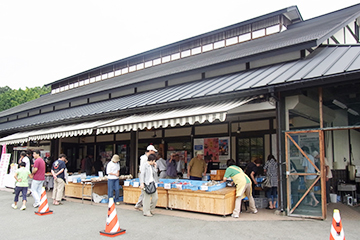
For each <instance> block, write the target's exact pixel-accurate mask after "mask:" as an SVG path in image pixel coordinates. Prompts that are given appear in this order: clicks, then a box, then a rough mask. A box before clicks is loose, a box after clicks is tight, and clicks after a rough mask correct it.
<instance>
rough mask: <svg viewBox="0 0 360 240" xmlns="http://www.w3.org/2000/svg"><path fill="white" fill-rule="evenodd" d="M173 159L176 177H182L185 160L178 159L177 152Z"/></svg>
mask: <svg viewBox="0 0 360 240" xmlns="http://www.w3.org/2000/svg"><path fill="white" fill-rule="evenodd" d="M175 160H176V171H177V175H178V177H180V178H182V177H183V175H184V173H185V162H184V160H182V159H180V156H179V154H177V155H176V156H175Z"/></svg>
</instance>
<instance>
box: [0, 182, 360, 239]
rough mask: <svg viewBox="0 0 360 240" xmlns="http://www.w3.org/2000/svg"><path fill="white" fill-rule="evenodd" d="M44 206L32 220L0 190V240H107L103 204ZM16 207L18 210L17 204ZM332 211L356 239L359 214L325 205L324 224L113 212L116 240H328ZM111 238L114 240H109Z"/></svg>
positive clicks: (270, 215) (269, 217)
mask: <svg viewBox="0 0 360 240" xmlns="http://www.w3.org/2000/svg"><path fill="white" fill-rule="evenodd" d="M49 196H51V195H49V193H48V203H49V207H50V210H52V211H53V214H50V215H45V216H38V215H36V214H35V211H37V210H38V209H37V208H34V207H32V204H33V202H34V199H33V198H32V197H29V200H28V203H27V209H26V210H24V211H21V210H19V209H16V210H14V209H13V208H11V204H12V203H13V198H14V195H13V194H12V191H9V190H4V189H3V190H0V202H1V204H0V212H1V214H0V238H1V239H4V240H12V239H14V240H15V239H16V240H19V239H36V240H42V239H44V240H50V239H51V240H58V239H59V240H63V239H74V240H75V239H76V240H82V239H84V240H90V239H108V237H106V236H100V233H99V232H100V231H103V230H105V224H106V219H107V211H108V206H107V204H100V203H99V204H90V201H85V202H84V204H82V203H81V200H80V201H79V200H77V199H67V201H65V202H64V204H63V205H60V206H54V205H52V200H51V199H49ZM18 204H20V205H19V206H21V203H20V202H19V203H18ZM333 208H338V209H340V214H341V218H342V224H343V228H344V231H345V237H346V239H348V240H350V239H359V238H360V228H359V226H360V225H359V223H360V213H359V212H358V211H355V210H354V209H353V208H354V207H349V206H346V205H344V204H341V203H337V204H330V206H329V210H328V218H327V219H326V220H324V221H322V220H312V219H301V218H293V217H287V216H279V215H276V214H275V213H274V212H271V211H269V210H266V209H260V210H259V213H258V214H251V213H242V214H241V215H240V218H239V219H234V218H231V217H222V216H214V215H208V214H201V213H189V212H185V211H179V210H166V209H162V208H159V209H158V208H157V209H155V211H154V216H153V217H144V216H143V215H142V212H141V211H137V210H135V209H134V206H133V205H127V204H121V205H119V206H118V205H117V206H116V213H117V217H118V219H119V224H120V228H121V229H125V230H126V233H125V234H123V235H120V236H117V237H115V238H116V239H141V240H144V239H182V240H186V239H196V240H202V239H207V240H209V239H225V238H226V239H252V240H254V239H255V240H256V239H261V240H264V239H271V240H275V239H312V240H314V239H329V236H330V227H331V221H332V210H333ZM115 238H114V239H115Z"/></svg>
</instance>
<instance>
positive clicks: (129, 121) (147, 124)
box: [96, 98, 252, 134]
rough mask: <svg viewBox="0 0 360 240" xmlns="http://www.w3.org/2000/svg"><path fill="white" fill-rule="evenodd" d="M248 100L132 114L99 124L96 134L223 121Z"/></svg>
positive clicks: (248, 99)
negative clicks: (232, 110)
mask: <svg viewBox="0 0 360 240" xmlns="http://www.w3.org/2000/svg"><path fill="white" fill-rule="evenodd" d="M250 100H252V98H246V99H241V100H233V101H223V102H216V103H209V104H203V105H198V106H190V107H180V108H175V109H166V110H162V111H155V112H149V113H142V114H134V115H131V116H128V117H124V118H119V119H117V120H115V121H113V122H111V123H108V124H105V125H102V126H100V127H99V128H98V129H97V132H96V134H102V133H103V134H104V133H111V132H114V133H116V132H123V131H130V130H134V131H136V130H137V129H140V130H142V129H145V128H147V129H151V128H159V127H163V128H166V127H168V126H171V127H174V126H176V125H180V126H184V125H185V124H191V125H193V124H194V123H196V122H198V123H203V122H205V121H209V122H213V121H215V120H220V121H225V119H226V114H227V111H229V110H230V109H233V108H236V107H238V106H240V105H243V104H245V103H247V102H249V101H250Z"/></svg>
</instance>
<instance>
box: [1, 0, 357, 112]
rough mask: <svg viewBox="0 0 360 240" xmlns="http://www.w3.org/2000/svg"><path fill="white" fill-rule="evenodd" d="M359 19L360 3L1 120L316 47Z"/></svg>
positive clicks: (45, 100) (52, 98)
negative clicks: (173, 77)
mask: <svg viewBox="0 0 360 240" xmlns="http://www.w3.org/2000/svg"><path fill="white" fill-rule="evenodd" d="M358 16H360V4H357V5H354V6H352V7H348V8H345V9H342V10H339V11H336V12H333V13H329V14H326V15H322V16H320V17H316V18H313V19H310V20H307V21H303V22H299V23H296V24H293V25H290V27H289V29H288V30H286V31H284V32H281V33H278V34H274V35H271V36H267V37H263V38H259V39H256V40H252V41H249V42H245V43H242V44H237V45H233V46H229V47H225V48H222V49H218V50H213V51H209V52H206V53H202V54H199V55H195V56H191V57H187V58H183V59H179V60H176V61H173V62H169V63H166V64H161V65H157V66H154V67H150V68H146V69H144V70H141V71H136V72H133V73H128V74H125V75H121V76H118V77H114V78H111V79H107V80H104V81H99V82H95V83H92V84H88V85H85V86H82V87H78V88H74V89H71V90H67V91H64V92H60V93H57V94H51V95H46V96H43V97H41V98H39V99H36V100H33V101H30V102H27V103H24V104H22V105H19V106H17V107H14V108H11V109H8V110H5V111H3V112H1V113H0V117H3V116H8V115H11V114H16V113H19V112H22V111H27V110H29V109H33V108H38V107H41V106H46V105H49V104H54V103H57V102H62V101H68V100H70V99H74V98H79V97H83V96H87V95H91V94H94V93H96V92H103V91H108V90H110V89H114V88H121V87H125V86H129V85H132V84H141V82H144V81H148V80H152V79H158V78H161V77H167V76H171V75H174V74H180V73H183V72H188V71H192V70H199V71H200V70H201V69H204V68H207V67H211V66H215V65H218V64H222V63H226V62H231V61H241V62H247V61H250V60H256V59H259V58H263V57H264V56H265V55H266V54H268V56H271V55H276V51H282V52H284V51H287V52H290V51H295V50H300V49H307V48H310V47H316V46H319V45H320V44H321V43H322V42H323V41H324V40H325V39H327V38H329V37H330V36H332V35H333V34H335V33H336V32H337V31H338V30H340V29H341V28H342V27H344V26H346V24H348V23H349V22H351V21H353V20H354V19H355V18H356V17H358ZM253 71H257V70H253ZM260 71H262V70H260ZM245 86H247V85H244V87H242V88H241V89H244V88H245ZM180 87H181V86H180Z"/></svg>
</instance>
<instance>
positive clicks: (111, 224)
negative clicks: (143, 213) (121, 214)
mask: <svg viewBox="0 0 360 240" xmlns="http://www.w3.org/2000/svg"><path fill="white" fill-rule="evenodd" d="M125 232H126V230H125V229H123V230H121V229H120V225H119V221H118V217H117V214H116V208H115V203H114V199H113V198H109V208H108V216H107V219H106V226H105V231H100V235H103V236H107V237H115V236H119V235H121V234H124V233H125Z"/></svg>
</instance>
